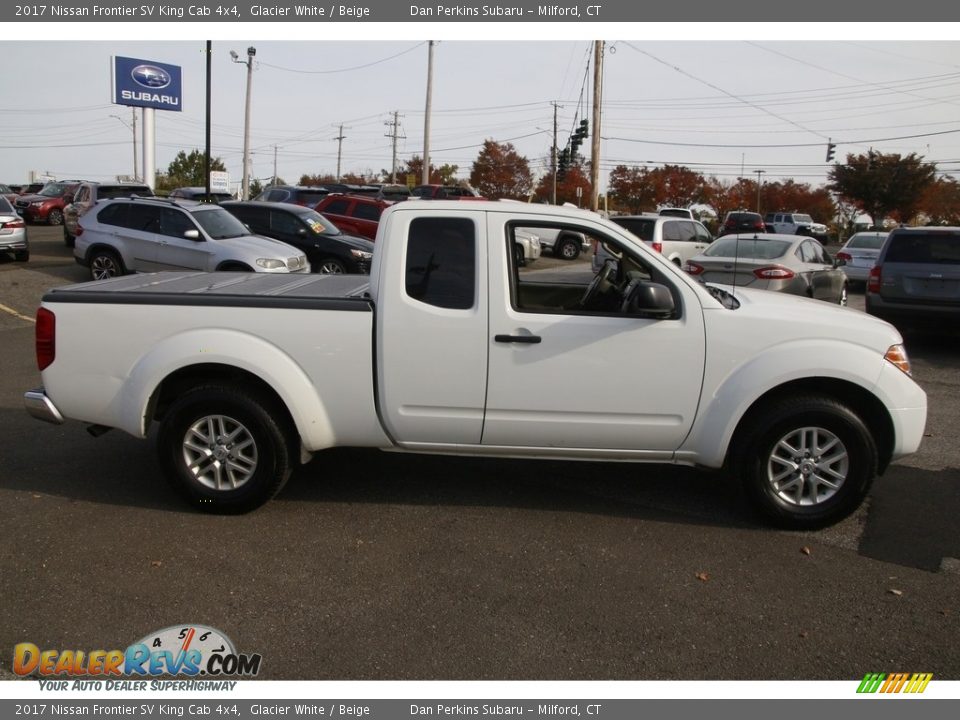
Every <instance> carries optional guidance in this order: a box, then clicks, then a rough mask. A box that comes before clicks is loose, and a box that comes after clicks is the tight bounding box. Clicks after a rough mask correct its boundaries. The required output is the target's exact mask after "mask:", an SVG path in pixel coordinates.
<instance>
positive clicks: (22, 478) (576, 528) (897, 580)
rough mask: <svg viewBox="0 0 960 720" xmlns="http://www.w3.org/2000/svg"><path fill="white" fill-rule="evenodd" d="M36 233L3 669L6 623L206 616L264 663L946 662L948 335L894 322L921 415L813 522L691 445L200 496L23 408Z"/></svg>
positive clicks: (762, 667) (46, 248) (338, 460)
mask: <svg viewBox="0 0 960 720" xmlns="http://www.w3.org/2000/svg"><path fill="white" fill-rule="evenodd" d="M30 239H31V243H32V246H31V259H30V262H29V263H27V264H26V265H23V264H15V263H13V262H12V261H6V260H0V305H3V306H4V309H3V310H0V347H2V348H3V350H2V356H3V359H4V363H3V373H2V377H0V437H2V438H3V441H4V445H3V452H2V453H0V518H2V520H0V527H2V528H3V535H2V536H0V577H3V578H4V582H3V583H2V586H0V671H4V670H6V671H9V669H10V657H11V655H12V647H13V645H14V644H16V643H18V642H33V643H35V644H37V645H38V646H40V647H44V648H47V647H49V648H61V649H65V648H71V649H85V650H88V649H98V648H104V647H107V648H113V647H126V645H127V644H129V643H131V642H133V641H135V640H137V639H138V638H141V637H143V636H144V635H146V634H147V633H148V632H150V631H152V630H157V629H159V628H163V627H167V626H169V625H174V624H180V623H203V624H206V625H210V626H213V627H216V628H218V629H220V630H222V631H223V632H224V633H226V634H227V635H228V636H229V637H230V638H231V639H232V640H233V641H234V642H235V643H236V645H237V646H238V650H240V651H241V652H258V653H261V654H262V655H263V656H264V664H263V677H265V678H270V679H280V678H284V679H314V678H317V679H327V678H344V679H391V678H401V679H406V678H418V679H505V678H510V679H578V678H582V679H604V678H611V679H658V678H664V679H671V678H678V679H679V678H683V679H712V678H727V679H749V678H763V679H785V680H790V679H850V680H853V679H855V678H856V679H859V678H862V677H863V675H864V674H865V673H866V672H868V671H869V672H877V671H910V672H912V671H918V672H919V671H925V672H933V673H934V676H935V678H937V677H940V678H951V679H960V649H958V648H957V646H956V642H955V638H956V637H957V636H958V634H960V611H958V609H957V603H956V598H957V597H958V596H960V563H958V561H957V560H956V558H960V536H958V535H957V533H956V530H955V527H956V525H955V518H956V517H957V513H958V511H960V450H958V449H957V447H956V443H955V441H954V436H955V433H954V428H956V427H957V426H958V425H960V388H958V385H960V379H958V378H960V373H958V372H957V371H958V369H960V340H958V339H957V338H955V337H954V338H952V339H939V338H933V337H921V338H908V348H909V350H910V351H911V354H912V358H913V360H914V365H915V375H916V377H917V379H918V381H919V382H920V384H921V385H922V386H923V387H924V389H925V390H926V391H927V393H928V395H929V403H930V416H929V423H928V428H927V434H928V437H926V438H925V440H924V445H923V447H922V448H921V451H920V453H918V454H917V455H915V456H912V457H909V458H906V459H905V460H904V461H902V462H900V463H898V464H896V465H895V466H893V467H892V468H891V469H890V470H889V471H888V473H887V474H886V475H885V476H884V477H883V478H881V479H880V480H879V481H878V482H877V484H876V485H875V486H874V490H873V492H872V494H871V499H870V500H869V501H868V503H867V505H866V507H865V508H864V509H861V511H859V512H858V513H857V514H856V515H854V516H853V517H851V518H849V519H848V520H846V521H844V522H843V523H841V524H839V525H837V526H835V527H833V528H829V529H827V530H824V531H821V532H816V533H788V532H780V531H775V530H770V529H768V528H765V527H761V526H759V525H757V524H756V523H755V522H754V521H753V519H752V518H751V517H750V516H749V515H748V514H747V511H746V509H745V507H744V504H743V502H742V500H740V499H739V498H738V497H737V495H736V494H735V493H731V492H730V490H729V485H728V484H727V483H728V481H725V480H722V479H719V478H717V477H715V476H713V475H708V474H705V473H700V472H697V471H694V470H690V469H687V468H671V467H661V466H639V465H621V464H612V463H609V464H608V463H601V464H592V463H562V462H544V463H537V462H531V461H524V462H521V461H506V460H465V459H452V458H441V457H415V456H405V455H398V454H387V453H380V452H376V451H366V450H363V451H361V450H349V449H347V450H337V451H334V452H331V453H327V454H323V455H321V456H318V457H317V458H316V459H314V460H313V462H311V463H310V464H309V465H307V466H305V467H303V468H300V469H299V470H297V471H296V472H295V473H294V476H293V478H292V480H291V481H290V483H289V484H288V485H287V487H286V489H285V490H284V491H283V492H282V493H281V495H280V496H279V497H278V498H277V499H276V500H275V501H274V502H273V503H271V504H269V505H267V506H266V507H264V508H262V509H260V510H259V511H257V512H255V513H253V514H250V515H245V516H239V517H214V516H206V515H201V514H198V513H195V512H193V511H191V510H189V509H188V508H186V507H185V506H184V505H183V504H181V502H180V501H179V500H178V499H177V496H176V495H175V494H174V493H172V492H171V491H170V490H169V489H168V488H167V487H166V486H165V485H164V481H163V479H162V477H161V475H160V472H159V470H158V468H157V466H156V463H155V458H154V453H153V448H152V446H151V445H150V444H148V443H143V442H140V441H137V440H135V439H133V438H130V437H127V436H125V435H123V434H122V433H120V432H111V433H108V434H107V435H105V436H103V437H101V438H98V439H94V438H91V437H90V436H89V435H88V434H87V433H86V432H84V429H83V427H82V426H81V425H80V424H78V423H70V424H67V425H63V426H51V425H44V424H42V423H38V422H36V421H34V420H32V419H30V418H29V417H28V416H27V415H26V413H25V412H24V411H23V409H22V399H21V398H22V393H23V391H24V390H26V389H29V388H30V387H33V386H35V385H36V384H38V382H39V374H38V373H37V371H36V368H35V365H34V359H33V348H32V334H33V328H32V323H31V322H30V319H29V318H30V317H31V316H32V315H33V312H34V310H35V308H36V305H37V303H38V302H39V298H40V296H41V295H42V293H43V291H44V290H45V289H47V288H49V287H53V286H56V285H61V284H66V283H70V282H78V281H83V280H85V279H86V277H87V275H86V272H85V271H84V269H83V268H80V267H79V266H77V265H75V264H74V262H73V259H72V256H71V254H70V250H69V249H67V248H66V247H65V246H64V245H63V241H62V231H61V229H60V228H45V227H42V226H31V227H30ZM579 262H589V258H583V259H582V260H580V261H579ZM568 266H569V263H565V262H564V261H560V260H553V259H552V258H550V257H549V256H544V257H542V258H541V259H540V260H538V261H537V263H536V264H535V265H534V267H533V269H542V268H546V269H550V268H552V267H557V268H559V269H563V268H565V267H568ZM851 306H852V307H854V308H862V307H863V296H862V294H860V293H854V294H851ZM104 322H109V318H104ZM583 381H584V382H589V378H584V379H583ZM3 648H6V651H4V650H3Z"/></svg>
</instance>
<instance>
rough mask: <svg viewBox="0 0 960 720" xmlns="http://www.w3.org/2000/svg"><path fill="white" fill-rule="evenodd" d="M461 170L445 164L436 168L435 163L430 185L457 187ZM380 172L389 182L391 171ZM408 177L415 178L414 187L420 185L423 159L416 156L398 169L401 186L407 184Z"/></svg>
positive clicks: (432, 166) (431, 169)
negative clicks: (458, 174)
mask: <svg viewBox="0 0 960 720" xmlns="http://www.w3.org/2000/svg"><path fill="white" fill-rule="evenodd" d="M459 169H460V166H459V165H450V164H444V165H441V166H440V167H436V166H435V165H433V163H431V164H430V184H432V185H455V184H456V182H457V170H459ZM380 172H381V173H382V174H383V177H385V178H386V179H388V180H389V178H390V171H389V170H381V171H380ZM408 175H412V176H413V177H414V181H413V184H414V185H419V184H420V181H421V180H423V158H422V157H420V156H419V155H414V156H413V157H411V158H410V159H409V160H407V161H406V163H405V165H403V166H401V167H399V168H397V182H398V183H401V184H403V183H406V181H407V176H408Z"/></svg>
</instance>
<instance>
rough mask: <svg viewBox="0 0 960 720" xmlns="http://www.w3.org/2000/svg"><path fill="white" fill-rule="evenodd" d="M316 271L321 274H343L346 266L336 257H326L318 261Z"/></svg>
mask: <svg viewBox="0 0 960 720" xmlns="http://www.w3.org/2000/svg"><path fill="white" fill-rule="evenodd" d="M317 272H319V273H321V274H323V275H343V274H344V273H346V272H347V268H346V267H345V266H344V264H343V263H342V262H340V261H339V260H337V259H336V258H327V259H325V260H322V261H321V262H320V267H319V269H318V270H317Z"/></svg>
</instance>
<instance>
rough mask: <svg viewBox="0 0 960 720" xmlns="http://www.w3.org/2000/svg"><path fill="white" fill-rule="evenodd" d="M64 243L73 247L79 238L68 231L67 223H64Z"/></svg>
mask: <svg viewBox="0 0 960 720" xmlns="http://www.w3.org/2000/svg"><path fill="white" fill-rule="evenodd" d="M63 244H64V245H66V246H67V247H68V248H72V247H73V246H74V245H76V244H77V239H76V238H75V237H74V236H73V235H71V234H70V233H68V232H67V226H66V224H64V226H63Z"/></svg>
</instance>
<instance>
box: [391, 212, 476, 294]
mask: <svg viewBox="0 0 960 720" xmlns="http://www.w3.org/2000/svg"><path fill="white" fill-rule="evenodd" d="M476 266H477V231H476V226H475V225H474V223H473V221H472V220H467V219H463V218H417V219H415V220H414V221H413V222H411V223H410V231H409V236H408V238H407V259H406V266H405V271H406V291H407V295H408V296H410V297H411V298H413V299H414V300H419V301H420V302H423V303H426V304H428V305H433V306H435V307H441V308H448V309H451V310H467V309H469V308H472V307H473V306H474V303H475V296H476V275H477V272H476Z"/></svg>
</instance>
